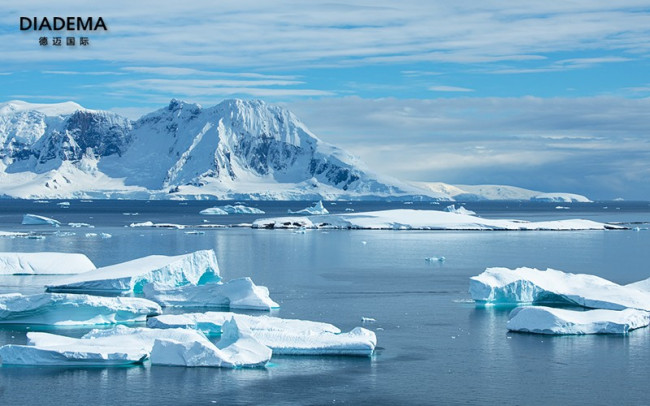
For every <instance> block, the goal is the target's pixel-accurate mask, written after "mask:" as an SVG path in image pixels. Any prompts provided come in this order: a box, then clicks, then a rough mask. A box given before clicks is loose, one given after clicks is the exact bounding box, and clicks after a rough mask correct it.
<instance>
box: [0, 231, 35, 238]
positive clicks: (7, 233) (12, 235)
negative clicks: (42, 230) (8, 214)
mask: <svg viewBox="0 0 650 406" xmlns="http://www.w3.org/2000/svg"><path fill="white" fill-rule="evenodd" d="M29 235H30V234H29V233H21V232H18V231H0V237H8V238H15V237H27V236H29Z"/></svg>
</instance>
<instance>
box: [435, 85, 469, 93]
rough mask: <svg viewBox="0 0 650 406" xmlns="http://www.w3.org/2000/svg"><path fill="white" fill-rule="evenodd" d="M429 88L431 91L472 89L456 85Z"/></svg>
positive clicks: (463, 90) (465, 90)
mask: <svg viewBox="0 0 650 406" xmlns="http://www.w3.org/2000/svg"><path fill="white" fill-rule="evenodd" d="M429 90H431V91H433V92H473V91H474V89H468V88H466V87H458V86H431V87H429Z"/></svg>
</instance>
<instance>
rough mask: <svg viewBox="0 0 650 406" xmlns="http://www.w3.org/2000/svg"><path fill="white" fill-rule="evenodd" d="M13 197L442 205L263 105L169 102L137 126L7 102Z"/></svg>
mask: <svg viewBox="0 0 650 406" xmlns="http://www.w3.org/2000/svg"><path fill="white" fill-rule="evenodd" d="M0 159H1V160H2V163H1V164H0V169H1V171H0V187H1V188H2V189H1V190H2V193H3V194H4V195H6V196H10V197H22V198H46V197H47V198H56V197H60V198H73V197H95V198H101V197H108V198H115V197H130V198H211V197H212V198H215V197H216V198H231V199H245V198H251V199H289V200H290V199H340V198H343V199H384V198H397V199H414V198H420V199H422V198H424V199H441V200H446V199H448V196H446V195H445V194H440V193H435V192H426V191H423V190H421V189H419V188H417V187H415V186H412V185H410V184H408V183H404V182H400V181H398V180H396V179H392V178H388V177H384V176H379V175H377V174H374V173H372V172H370V171H369V170H367V169H366V168H365V166H364V165H363V163H361V162H360V161H359V160H358V159H357V158H355V157H353V156H352V155H350V154H349V153H347V152H345V151H343V150H341V149H339V148H337V147H334V146H332V145H329V144H326V143H324V142H322V141H321V140H319V139H318V138H317V137H316V136H315V135H314V134H312V133H311V132H310V131H309V130H308V129H307V128H306V127H305V125H304V124H302V123H301V122H300V121H299V120H298V119H297V118H296V117H295V116H294V115H293V114H292V113H291V112H289V111H287V110H285V109H283V108H280V107H277V106H272V105H268V104H266V103H264V102H262V101H257V100H253V101H243V100H226V101H223V102H222V103H220V104H218V105H216V106H213V107H210V108H205V109H204V108H202V107H201V106H199V105H197V104H189V103H184V102H181V101H178V100H172V101H171V103H170V104H169V105H168V106H167V107H166V108H163V109H160V110H157V111H155V112H153V113H151V114H148V115H146V116H144V117H142V118H141V119H139V120H137V121H135V122H131V121H129V120H127V119H125V118H123V117H120V116H118V115H116V114H113V113H109V112H103V111H93V110H87V109H84V108H82V107H81V106H79V105H76V104H74V103H62V104H55V105H35V104H28V103H24V102H9V103H5V104H2V105H0Z"/></svg>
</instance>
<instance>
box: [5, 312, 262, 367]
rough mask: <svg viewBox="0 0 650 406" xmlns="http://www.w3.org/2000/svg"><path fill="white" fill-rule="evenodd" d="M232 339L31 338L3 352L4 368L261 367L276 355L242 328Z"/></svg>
mask: <svg viewBox="0 0 650 406" xmlns="http://www.w3.org/2000/svg"><path fill="white" fill-rule="evenodd" d="M224 336H226V337H227V339H226V340H225V341H224V342H223V343H221V345H214V344H213V343H212V342H210V341H209V340H208V339H207V338H206V337H205V336H204V335H203V334H201V333H200V332H198V331H194V330H187V329H170V330H158V329H149V328H128V327H125V326H117V327H115V328H113V329H109V330H93V331H91V332H89V333H87V334H86V335H84V336H83V337H81V338H70V337H65V336H61V335H56V334H49V333H33V332H30V333H27V338H28V343H27V345H14V344H8V345H5V346H2V347H0V358H1V359H2V363H3V364H18V365H63V366H67V365H83V366H88V365H98V366H111V365H125V364H134V363H142V362H144V361H145V359H147V358H150V360H151V364H152V365H179V366H186V367H198V366H206V367H223V368H237V367H258V366H264V365H265V364H266V363H267V362H268V360H269V359H270V358H271V355H272V351H271V350H270V349H269V348H268V347H265V346H263V345H261V344H260V343H259V342H257V341H256V340H255V339H254V338H252V337H250V335H249V334H248V333H247V332H246V331H240V330H239V328H238V327H237V325H236V323H226V324H225V325H224Z"/></svg>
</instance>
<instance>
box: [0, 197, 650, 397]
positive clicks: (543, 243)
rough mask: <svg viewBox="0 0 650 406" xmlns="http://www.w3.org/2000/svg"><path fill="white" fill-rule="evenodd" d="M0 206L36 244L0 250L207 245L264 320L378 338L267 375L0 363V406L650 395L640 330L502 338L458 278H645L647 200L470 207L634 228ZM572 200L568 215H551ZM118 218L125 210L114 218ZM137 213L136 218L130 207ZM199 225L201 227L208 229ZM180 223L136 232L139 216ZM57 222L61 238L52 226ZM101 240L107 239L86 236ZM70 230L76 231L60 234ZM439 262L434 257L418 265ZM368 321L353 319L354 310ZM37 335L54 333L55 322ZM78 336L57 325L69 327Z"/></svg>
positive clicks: (0, 281) (358, 207)
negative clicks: (343, 353) (366, 348)
mask: <svg viewBox="0 0 650 406" xmlns="http://www.w3.org/2000/svg"><path fill="white" fill-rule="evenodd" d="M70 202H71V204H70V207H69V208H61V207H59V206H57V205H56V203H57V201H50V202H49V203H34V202H31V201H11V200H7V201H0V230H3V231H18V230H20V231H24V230H30V231H34V232H35V233H37V234H40V235H42V236H44V237H45V238H44V239H25V238H0V251H23V252H38V251H60V252H81V253H84V254H86V255H88V257H89V258H90V259H91V260H92V261H93V262H94V263H95V264H96V265H97V266H104V265H109V264H112V263H116V262H121V261H126V260H130V259H134V258H137V257H141V256H145V255H151V254H165V255H175V254H182V253H186V252H190V251H195V250H199V249H207V248H212V249H214V250H215V251H216V253H217V257H218V259H219V264H220V267H221V273H222V275H223V277H224V278H225V279H232V278H236V277H242V276H250V277H252V278H253V280H254V281H255V283H257V284H260V285H265V286H268V287H269V290H270V292H271V297H272V298H273V299H274V300H275V301H277V302H278V303H280V305H281V308H280V309H279V310H277V311H274V312H272V314H273V315H276V316H279V317H286V318H300V319H308V320H317V321H323V322H329V323H332V324H335V325H337V326H338V327H340V328H341V329H342V330H345V331H347V330H349V329H351V328H353V327H355V326H359V325H362V326H363V327H365V328H369V329H371V330H373V331H375V332H376V334H377V340H378V349H377V352H376V355H375V356H373V357H372V358H355V357H297V356H296V357H290V356H284V357H278V356H275V357H273V359H272V364H271V365H270V366H269V367H268V368H266V369H251V370H248V369H242V370H221V369H211V368H180V367H162V366H155V367H151V366H136V367H128V368H78V367H74V368H63V367H15V366H2V367H0V404H3V405H4V404H7V405H20V404H39V405H57V406H58V405H62V404H65V405H69V404H136V403H137V404H143V405H148V404H152V405H154V404H155V405H182V404H215V403H217V404H227V405H231V404H336V403H345V404H353V405H356V404H371V403H372V404H495V403H503V404H522V405H524V404H525V405H529V404H559V403H567V404H569V403H573V404H575V403H584V404H586V403H591V404H614V403H616V404H648V395H647V383H648V379H649V377H650V329H647V328H645V329H640V330H636V331H633V332H632V333H631V334H629V335H627V336H622V337H616V336H559V337H550V336H540V335H530V334H516V333H509V332H508V331H507V330H506V322H507V320H508V313H509V311H510V309H508V308H498V307H497V308H480V307H476V306H475V305H474V303H473V302H472V301H471V300H470V296H469V294H468V293H467V290H468V285H469V278H470V277H471V276H474V275H478V274H479V273H481V272H482V271H483V270H484V269H485V268H486V267H492V266H505V267H510V268H514V267H518V266H529V267H536V268H542V269H545V268H547V267H549V268H555V269H559V270H563V271H566V272H573V273H589V274H594V275H598V276H602V277H604V278H607V279H610V280H612V281H615V282H617V283H630V282H633V281H636V280H640V279H645V278H648V277H650V266H648V264H650V250H649V249H648V247H650V231H649V230H647V229H646V228H647V227H648V222H650V206H649V205H648V203H647V202H604V203H584V204H575V203H574V204H567V203H513V202H508V203H504V202H498V203H495V202H480V203H471V202H470V203H467V204H466V207H467V208H468V209H471V210H474V211H476V212H477V213H478V215H481V216H484V217H494V218H519V219H524V220H545V219H560V218H572V217H579V218H589V219H593V220H596V221H609V222H617V223H626V224H629V225H631V226H632V227H639V229H640V231H633V230H627V231H584V232H583V231H576V232H567V231H564V232H552V231H543V232H489V231H484V232H459V231H376V230H308V231H306V232H305V233H304V234H298V233H294V232H292V231H291V230H254V229H250V228H246V227H229V228H214V229H200V231H202V232H203V234H186V231H190V230H199V229H198V228H192V227H191V226H196V225H202V224H239V223H250V222H252V221H253V220H254V219H255V218H258V217H267V216H278V215H285V214H286V210H287V209H292V210H296V209H301V208H304V207H307V206H309V205H310V204H311V202H252V203H251V202H248V203H246V204H247V205H250V206H254V207H258V208H260V209H262V210H265V211H266V213H267V214H265V215H230V216H202V215H199V214H198V212H199V211H200V210H202V209H204V208H206V207H211V206H218V205H223V204H232V203H233V202H219V203H218V204H215V202H207V201H204V202H174V201H171V202H170V201H166V202H156V201H153V202H150V203H147V202H133V201H92V202H81V201H77V200H72V201H70ZM444 206H445V203H440V204H439V205H434V204H430V203H428V202H415V203H413V204H412V205H404V204H403V203H398V202H395V203H372V202H368V203H364V202H355V203H351V204H348V203H347V202H337V203H336V205H332V204H331V203H328V202H326V203H325V207H326V208H327V209H328V210H330V211H331V212H335V213H336V212H344V211H345V209H346V208H350V209H353V210H355V211H356V212H359V211H364V210H379V209H390V208H414V209H436V210H442V209H443V208H444ZM556 206H567V207H570V209H556ZM24 213H33V214H40V215H45V216H49V217H53V218H56V219H57V220H59V221H61V222H62V223H63V224H67V223H68V222H84V223H90V224H93V225H95V228H94V229H85V228H71V227H68V226H65V225H64V226H62V227H59V228H54V227H50V226H22V225H20V221H21V219H22V214H24ZM123 213H129V215H124V214H123ZM133 213H138V214H135V215H134V214H133ZM204 220H207V221H208V222H209V223H205V222H204ZM144 221H153V222H165V223H177V224H183V225H187V226H188V227H187V228H185V229H152V228H131V227H128V225H129V224H130V223H135V222H144ZM57 231H63V232H65V233H58V234H57V233H56V232H57ZM88 232H92V233H97V234H99V233H102V232H104V233H109V234H111V235H112V238H100V237H86V233H88ZM69 233H75V234H74V235H71V234H69ZM432 256H438V257H439V256H444V257H445V259H446V260H445V261H444V262H427V261H426V260H425V258H427V257H432ZM60 278H64V277H61V276H0V293H6V292H22V293H39V292H42V290H43V285H45V284H49V283H52V282H56V281H57V280H60ZM364 317H365V318H372V319H375V320H376V321H375V322H370V323H368V322H366V323H362V318H364ZM39 330H42V329H39V327H38V326H29V327H25V326H21V327H18V326H4V327H2V328H0V345H1V344H6V343H17V344H24V343H25V341H26V336H25V334H26V332H27V331H39ZM47 331H52V330H51V329H49V330H47ZM86 331H87V330H84V329H66V330H60V331H58V332H59V333H61V334H68V335H71V336H79V335H81V334H84V333H85V332H86Z"/></svg>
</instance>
